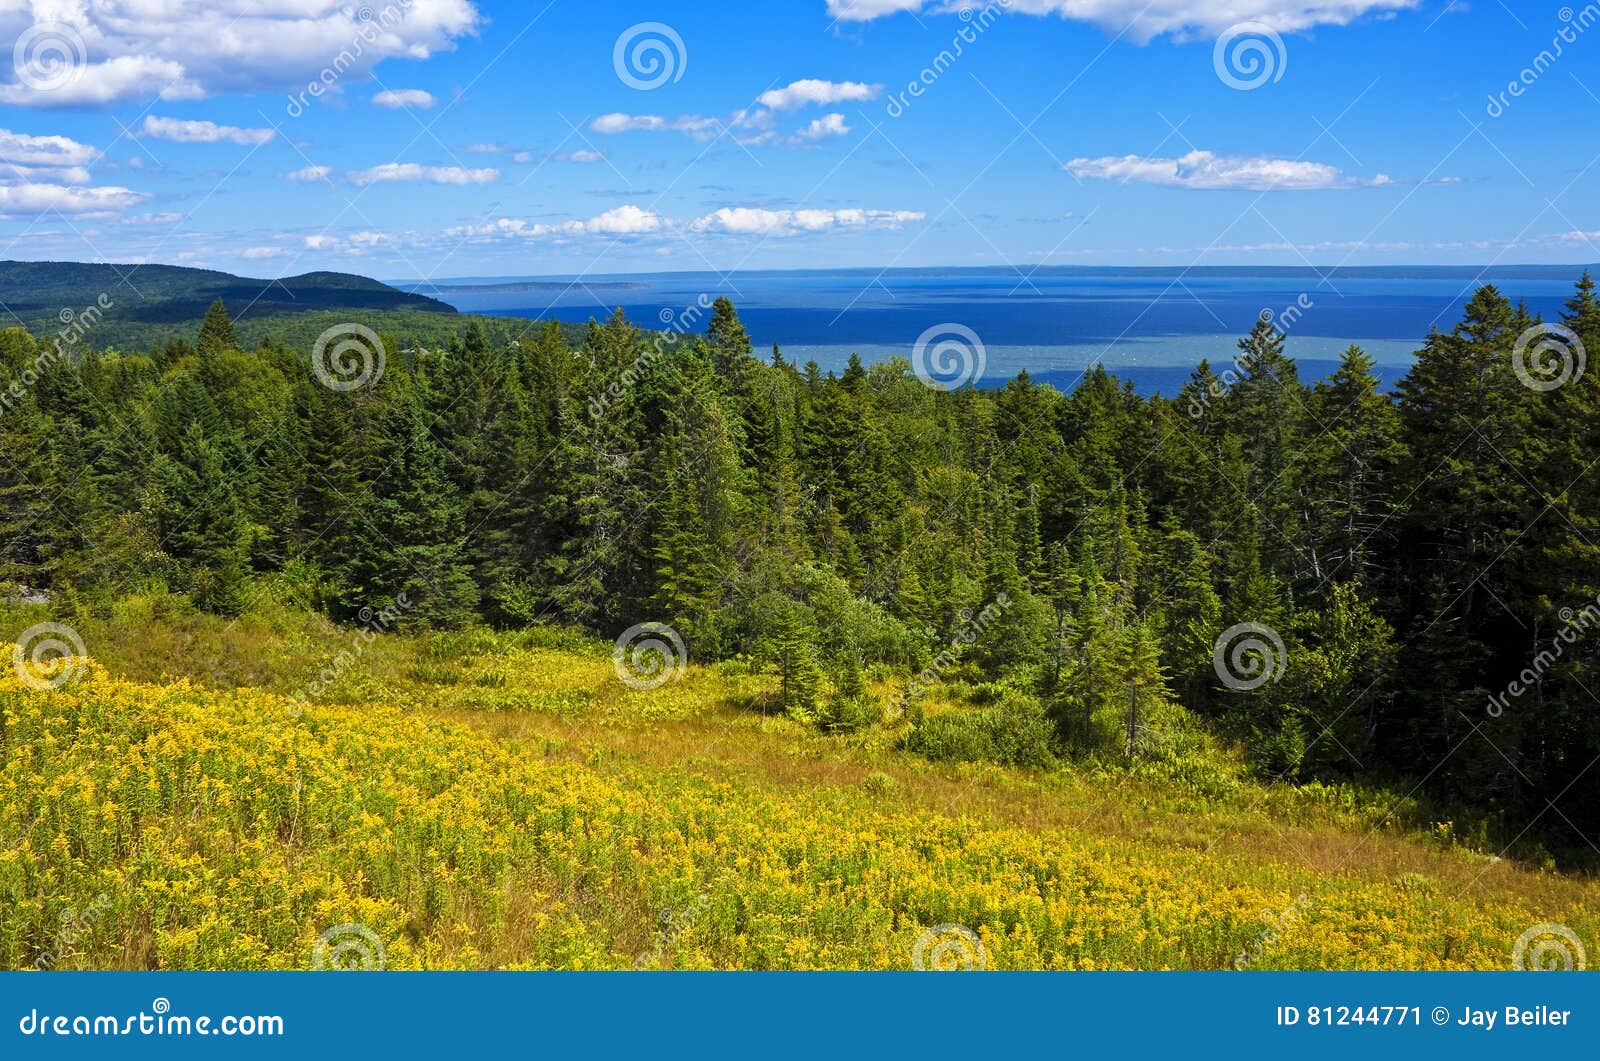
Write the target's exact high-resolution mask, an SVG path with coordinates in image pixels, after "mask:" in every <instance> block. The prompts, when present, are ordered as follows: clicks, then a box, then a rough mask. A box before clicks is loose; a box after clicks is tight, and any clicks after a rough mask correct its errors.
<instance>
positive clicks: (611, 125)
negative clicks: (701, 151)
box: [589, 113, 723, 139]
mask: <svg viewBox="0 0 1600 1061" xmlns="http://www.w3.org/2000/svg"><path fill="white" fill-rule="evenodd" d="M589 128H590V129H592V130H594V131H595V132H597V133H605V134H607V135H613V134H616V133H638V132H645V133H663V132H674V133H687V134H689V135H690V136H693V137H695V138H696V139H707V138H709V137H712V136H715V135H716V134H717V133H718V132H719V131H720V130H721V129H722V128H723V122H722V120H721V119H719V118H703V117H701V116H700V115H698V114H685V115H683V116H682V117H679V118H663V117H662V116H661V115H659V114H621V113H613V114H602V115H600V117H598V118H596V119H595V120H594V121H592V122H590V123H589Z"/></svg>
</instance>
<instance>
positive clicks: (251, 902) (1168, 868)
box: [0, 618, 1600, 969]
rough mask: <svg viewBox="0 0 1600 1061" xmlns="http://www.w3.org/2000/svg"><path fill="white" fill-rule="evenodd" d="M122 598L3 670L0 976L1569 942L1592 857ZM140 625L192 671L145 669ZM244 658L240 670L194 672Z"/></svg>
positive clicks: (1436, 955) (1171, 960)
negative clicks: (32, 669) (38, 671)
mask: <svg viewBox="0 0 1600 1061" xmlns="http://www.w3.org/2000/svg"><path fill="white" fill-rule="evenodd" d="M135 625H138V626H139V631H140V634H139V636H137V637H134V636H131V635H130V634H129V631H127V630H124V631H122V633H121V634H119V632H118V628H117V626H116V624H115V623H108V624H106V625H105V626H104V627H103V628H100V629H97V630H95V631H93V632H92V633H91V634H90V635H89V636H87V637H86V640H87V641H88V642H89V643H90V645H91V648H92V646H94V645H95V644H96V643H99V644H100V645H101V646H102V647H103V648H104V649H105V652H104V654H103V655H100V654H98V653H92V654H95V655H97V658H99V659H102V660H103V661H104V662H89V661H85V660H75V661H69V662H64V663H62V664H60V665H61V666H63V667H67V668H70V669H71V670H72V671H73V673H72V675H71V680H68V681H66V682H64V683H63V684H62V685H61V686H60V688H57V689H36V688H32V687H30V686H25V685H24V684H23V683H22V681H20V680H19V678H18V677H17V675H15V674H13V673H12V671H11V669H10V668H6V669H4V670H0V909H4V910H5V911H6V915H5V917H4V918H0V966H4V967H8V968H59V969H78V968H134V969H150V968H162V969H309V968H313V967H316V966H320V965H329V964H335V965H355V964H360V965H379V964H381V965H382V966H384V967H386V968H389V969H411V968H537V969H545V968H558V969H628V968H635V967H638V968H678V969H689V968H693V969H813V968H851V969H910V968H914V967H920V966H927V967H949V966H961V967H965V966H974V967H986V968H989V969H1106V968H1113V969H1135V968H1137V969H1168V968H1200V969H1223V968H1234V967H1251V968H1317V969H1321V968H1405V969H1410V968H1508V967H1510V966H1511V964H1512V952H1513V948H1514V946H1515V945H1516V941H1517V940H1518V939H1519V937H1522V936H1523V935H1524V933H1526V932H1527V931H1529V930H1530V929H1532V928H1534V927H1535V926H1541V925H1551V924H1559V925H1561V926H1565V927H1566V929H1567V930H1569V931H1570V932H1572V933H1574V934H1575V935H1576V936H1577V937H1578V938H1580V939H1582V940H1587V941H1589V943H1590V945H1591V946H1594V945H1596V944H1597V943H1600V888H1597V887H1596V885H1595V884H1594V883H1593V882H1592V881H1591V880H1589V879H1585V878H1579V877H1575V876H1570V875H1560V874H1556V873H1552V872H1548V871H1543V870H1539V869H1537V868H1532V867H1526V866H1520V865H1517V864H1515V863H1513V862H1511V861H1504V862H1502V861H1499V860H1495V859H1492V858H1490V857H1488V856H1486V855H1484V854H1480V853H1476V852H1474V851H1471V850H1469V849H1466V848H1464V847H1461V846H1456V845H1451V844H1449V843H1442V842H1440V841H1439V840H1438V839H1437V836H1435V838H1433V839H1430V838H1429V836H1428V835H1427V831H1426V830H1418V829H1411V828H1405V829H1403V828H1398V827H1396V826H1394V825H1393V823H1392V821H1391V822H1385V820H1384V818H1383V816H1382V811H1374V810H1373V809H1371V808H1368V807H1366V806H1364V805H1362V804H1359V803H1357V804H1356V805H1352V806H1344V805H1342V804H1341V800H1340V799H1339V798H1338V797H1337V796H1336V795H1331V794H1328V793H1322V794H1318V793H1315V792H1312V793H1307V792H1304V791H1301V792H1297V793H1291V792H1288V791H1278V790H1269V789H1265V788H1260V787H1257V786H1254V785H1253V784H1251V783H1248V782H1243V781H1240V782H1238V783H1237V785H1236V787H1235V788H1234V789H1233V790H1232V791H1229V792H1223V793H1218V792H1215V791H1207V792H1204V793H1202V792H1199V791H1197V790H1195V789H1193V788H1192V787H1186V786H1185V785H1184V784H1183V783H1182V782H1181V781H1177V780H1172V779H1163V778H1151V777H1141V776H1138V775H1137V774H1136V773H1126V772H1124V773H1117V772H1115V771H1112V770H1109V769H1106V768H1100V769H1094V770H1090V769H1088V768H1082V769H1076V768H1069V769H1065V770H1062V771H1056V772H1052V773H1048V774H1036V773H1030V772H1026V771H1018V770H1010V769H1002V768H1000V767H994V766H977V765H960V764H956V765H950V764H934V763H929V762H927V761H924V760H921V759H919V758H917V757H915V756H912V755H910V754H909V753H905V752H901V751H896V750H895V749H894V746H893V741H892V740H890V739H886V738H882V737H872V736H868V737H857V738H836V737H824V736H820V735H818V734H816V733H815V732H814V731H812V730H809V729H807V728H806V727H803V726H801V725H799V724H797V723H794V722H791V721H789V720H787V719H782V718H775V717H768V716H763V715H762V714H760V713H759V712H758V711H755V710H752V709H751V708H750V706H749V704H750V702H751V700H752V698H753V697H754V696H755V694H756V693H758V692H759V691H760V687H761V686H762V685H763V683H764V682H765V681H766V679H764V678H762V677H761V676H759V675H752V674H748V673H742V672H740V671H738V670H737V669H736V668H723V669H714V668H706V669H702V668H697V667H691V668H690V669H689V671H688V672H687V674H686V675H684V677H683V679H682V680H681V681H676V682H672V683H669V684H667V685H664V686H663V687H661V688H660V689H656V690H646V691H636V690H632V689H628V688H626V687H624V686H622V685H621V684H620V683H619V682H618V681H617V680H616V677H615V675H614V674H613V671H612V665H611V659H610V657H609V655H608V653H607V647H606V646H596V645H590V644H586V643H582V642H580V641H577V640H576V639H571V638H566V639H562V638H546V639H544V640H543V641H540V640H538V639H530V638H527V637H513V636H496V635H490V634H486V633H479V634H471V635H454V636H450V637H434V638H422V639H406V638H400V637H391V638H385V639H381V641H380V642H378V643H374V644H373V645H372V646H371V647H370V648H368V649H366V650H365V651H364V654H363V656H362V658H360V659H358V660H356V661H355V663H354V665H353V666H350V667H348V668H347V669H346V670H345V671H344V672H343V673H342V674H341V675H340V676H339V680H338V681H337V682H334V683H332V684H331V686H330V687H329V689H328V690H326V692H325V695H323V696H321V697H320V698H318V699H314V700H307V699H305V698H304V697H300V696H297V695H296V691H297V689H298V688H300V687H301V686H300V685H299V684H298V683H303V682H304V681H305V680H306V679H307V676H309V675H314V674H316V673H318V672H319V670H321V669H323V667H324V665H325V662H326V657H327V656H328V654H329V653H330V652H334V653H336V652H338V651H340V650H341V647H342V645H341V643H340V641H339V639H340V638H342V637H344V636H345V635H343V634H339V633H335V632H332V631H331V628H327V629H323V628H322V627H309V626H307V627H303V628H300V629H297V630H293V631H289V632H288V633H285V632H284V631H283V630H281V629H279V630H277V631H276V632H268V631H264V630H252V629H250V628H249V627H246V628H244V629H243V630H239V629H232V628H230V629H228V630H220V629H207V630H203V631H200V632H199V633H196V632H195V631H193V630H189V631H186V632H184V633H183V634H182V635H181V636H179V635H174V634H171V632H170V631H168V632H165V633H164V632H163V631H162V630H161V629H158V627H159V623H154V624H152V623H151V622H150V621H148V619H147V618H146V620H142V621H141V623H139V624H135ZM164 639H165V640H164ZM164 643H170V644H171V645H181V646H182V652H183V655H184V657H185V658H188V659H190V660H192V661H194V662H195V665H194V668H193V669H194V670H195V671H196V672H197V673H201V674H204V675H206V677H207V681H206V682H205V684H201V683H199V682H197V681H193V680H190V679H187V678H161V677H159V676H158V674H159V671H160V670H162V669H170V665H171V662H172V661H171V660H170V659H169V660H165V661H162V662H159V663H158V661H157V660H156V659H155V658H154V656H153V655H152V654H153V653H157V652H158V651H159V650H158V649H157V648H155V647H152V646H159V645H162V644H164ZM246 645H248V646H250V647H251V650H250V652H249V653H248V654H247V653H245V652H243V647H244V646H246ZM246 655H248V656H249V659H250V661H251V662H250V664H249V665H250V666H251V667H254V668H256V672H255V673H253V675H252V679H253V681H254V682H256V683H258V685H259V687H258V688H254V689H252V688H235V687H232V686H228V685H226V684H224V682H223V680H222V679H224V678H226V676H228V675H229V674H236V673H237V667H236V666H235V663H237V661H238V660H242V659H244V658H245V656H246ZM230 660H233V661H234V662H230ZM263 661H264V662H263ZM238 665H239V666H242V665H243V664H242V663H241V664H238ZM1438 831H1439V830H1438V829H1435V830H1434V832H1435V834H1437V833H1438ZM1445 831H1448V830H1447V829H1446V830H1445Z"/></svg>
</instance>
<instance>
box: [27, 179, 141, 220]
mask: <svg viewBox="0 0 1600 1061" xmlns="http://www.w3.org/2000/svg"><path fill="white" fill-rule="evenodd" d="M143 198H145V196H143V195H141V194H140V193H138V192H135V191H131V190H129V189H127V188H115V187H104V188H68V187H65V186H63V185H60V184H31V183H25V184H9V185H0V215H7V216H10V215H17V214H46V213H60V214H111V213H115V212H116V211H118V210H122V209H125V208H127V207H129V206H132V205H133V204H134V203H137V202H139V201H140V200H141V199H143Z"/></svg>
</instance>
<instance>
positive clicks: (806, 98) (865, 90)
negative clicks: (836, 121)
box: [756, 77, 883, 111]
mask: <svg viewBox="0 0 1600 1061" xmlns="http://www.w3.org/2000/svg"><path fill="white" fill-rule="evenodd" d="M882 91H883V86H882V85H866V84H862V83H861V82H860V81H820V80H818V79H817V78H814V77H808V78H802V79H801V80H799V81H793V82H790V83H789V84H788V85H785V86H784V87H783V88H774V89H768V90H767V91H766V92H763V93H761V95H760V96H759V97H757V99H756V102H757V103H759V104H761V105H762V106H763V107H769V108H771V109H772V110H775V111H786V110H793V109H794V108H796V107H804V106H806V105H807V104H816V105H819V106H826V105H828V104H830V103H852V102H854V103H861V102H865V101H867V100H870V99H876V98H877V96H878V93H880V92H882Z"/></svg>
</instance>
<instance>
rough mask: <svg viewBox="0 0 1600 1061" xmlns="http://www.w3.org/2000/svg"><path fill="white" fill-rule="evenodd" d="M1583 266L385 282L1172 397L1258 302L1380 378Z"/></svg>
mask: <svg viewBox="0 0 1600 1061" xmlns="http://www.w3.org/2000/svg"><path fill="white" fill-rule="evenodd" d="M1582 269H1583V267H1582V266H1504V267H1499V268H1484V269H1479V268H1475V267H1357V268H1342V269H1324V270H1317V269H1308V268H1279V267H1273V268H1254V269H1252V268H1245V267H1206V268H1193V269H1188V270H1181V269H1170V268H1093V267H1070V266H1042V267H1038V268H1029V267H1022V268H1021V269H1011V268H970V269H957V268H949V269H888V270H879V269H832V270H785V271H751V272H735V273H729V274H725V275H724V274H718V273H711V272H681V273H653V274H638V275H626V276H622V275H612V276H583V277H568V276H543V277H512V276H508V277H477V278H462V279H455V280H440V281H434V282H430V283H415V282H412V283H407V282H404V281H400V282H397V283H396V285H395V286H397V287H401V288H404V289H406V290H411V291H417V292H419V293H422V294H426V295H431V296H433V297H435V298H438V299H441V300H442V301H444V302H446V303H449V304H450V305H452V306H454V307H456V308H457V309H459V310H464V311H468V312H479V313H494V314H501V315H507V316H527V317H546V316H553V317H556V318H558V319H561V320H568V321H579V322H582V321H585V320H588V319H589V318H590V317H596V318H604V317H605V316H607V315H608V314H609V313H610V312H611V310H612V309H613V308H615V307H617V306H621V307H622V308H623V309H624V310H625V311H626V312H627V314H628V316H629V317H630V318H632V319H633V320H634V321H636V322H637V323H639V324H640V325H642V326H644V327H652V328H662V329H673V328H677V329H679V330H684V331H700V330H703V328H704V322H705V319H706V318H707V316H709V311H708V310H707V309H706V308H705V307H708V306H709V305H710V303H711V300H712V299H714V298H716V297H717V296H718V295H726V296H728V297H729V298H730V299H732V300H733V301H734V303H735V305H737V306H738V309H739V315H740V317H741V318H742V319H743V321H744V323H745V326H746V327H747V328H748V329H749V331H750V335H751V339H752V340H753V341H754V342H755V344H756V346H757V348H758V350H765V349H767V348H770V347H771V345H772V344H773V343H777V344H778V345H779V347H780V349H781V350H782V351H783V354H784V356H785V357H786V358H788V359H789V360H791V361H795V362H799V363H804V362H806V361H808V360H815V361H816V362H817V363H818V364H819V365H820V366H821V367H822V368H823V369H825V370H838V369H840V368H842V367H843V366H844V365H845V363H846V362H847V361H848V360H849V357H850V355H851V354H852V353H859V354H860V355H861V356H862V358H863V359H865V360H867V361H869V362H870V361H874V360H884V359H886V358H888V357H892V356H901V357H908V358H913V359H914V363H916V358H915V357H914V355H919V354H920V356H921V359H922V363H924V364H928V365H929V372H930V374H931V375H934V376H935V377H936V378H948V377H947V376H945V375H943V374H942V373H941V371H940V368H939V365H938V364H937V363H932V362H929V361H928V359H929V358H931V357H935V356H936V355H937V354H938V353H939V351H940V349H941V347H940V343H941V341H944V342H946V343H947V344H948V345H947V346H945V347H944V348H943V354H944V356H943V368H944V369H946V370H948V371H949V372H950V373H952V374H958V375H960V376H961V377H962V379H961V381H962V382H977V383H979V384H980V385H990V386H992V385H997V384H999V383H1002V382H1004V381H1005V380H1006V379H1010V378H1012V377H1013V376H1015V375H1016V374H1017V372H1019V371H1021V370H1023V369H1026V370H1027V371H1028V372H1029V373H1030V374H1031V375H1033V376H1034V377H1035V378H1043V379H1047V380H1050V381H1051V382H1055V383H1058V384H1066V385H1070V383H1071V382H1072V380H1074V379H1075V378H1077V377H1078V376H1079V375H1081V373H1082V372H1083V371H1084V370H1085V369H1086V368H1087V367H1090V366H1092V365H1095V364H1103V365H1105V366H1106V368H1107V369H1108V370H1111V371H1114V372H1116V373H1117V374H1118V375H1121V376H1124V377H1125V378H1128V379H1131V380H1133V382H1134V383H1135V385H1136V386H1137V387H1138V388H1139V389H1140V390H1143V391H1146V392H1157V391H1159V392H1161V393H1166V394H1171V393H1173V391H1175V390H1176V389H1177V387H1178V386H1179V385H1180V384H1181V382H1182V380H1183V379H1184V378H1185V377H1186V376H1187V375H1188V372H1189V370H1190V369H1191V368H1192V367H1193V366H1194V365H1195V364H1196V363H1197V362H1199V361H1200V360H1201V359H1202V358H1207V359H1210V360H1211V362H1212V363H1213V365H1219V364H1222V363H1226V362H1228V361H1230V360H1231V359H1232V358H1233V357H1234V356H1235V354H1236V353H1237V346H1236V344H1237V342H1238V339H1239V337H1240V336H1242V335H1244V334H1246V333H1247V332H1248V331H1249V330H1250V328H1251V327H1252V325H1253V324H1254V323H1255V321H1256V320H1257V319H1258V317H1260V316H1261V315H1262V314H1264V313H1265V314H1270V315H1271V316H1272V317H1273V319H1274V320H1276V321H1278V322H1279V325H1280V327H1281V329H1282V330H1283V331H1284V332H1285V334H1286V335H1287V336H1288V344H1287V348H1288V351H1289V353H1290V354H1291V355H1292V356H1294V357H1295V358H1296V359H1297V360H1299V361H1300V363H1301V369H1302V375H1303V376H1305V377H1306V378H1309V379H1315V378H1320V376H1322V375H1324V374H1326V373H1327V372H1328V371H1331V369H1332V367H1333V365H1334V364H1335V363H1336V360H1337V358H1338V355H1339V353H1340V352H1341V351H1342V350H1344V348H1345V347H1347V346H1349V345H1351V344H1352V343H1354V344H1357V345H1359V346H1361V347H1362V348H1363V349H1364V350H1366V352H1367V353H1368V354H1369V355H1371V356H1372V357H1373V358H1375V359H1376V360H1377V361H1378V363H1379V366H1380V374H1381V375H1382V376H1383V377H1384V378H1385V379H1386V380H1390V381H1392V380H1394V379H1396V378H1398V377H1399V376H1400V375H1402V374H1403V373H1404V372H1405V370H1406V367H1407V365H1408V364H1409V363H1410V361H1411V358H1412V355H1413V352H1414V351H1415V350H1416V349H1417V347H1418V345H1420V343H1421V341H1422V339H1423V338H1424V337H1425V336H1426V335H1427V334H1428V331H1429V330H1430V329H1432V328H1438V329H1441V330H1447V329H1449V328H1450V327H1451V326H1453V325H1454V324H1455V322H1456V321H1457V320H1458V319H1459V317H1460V313H1461V307H1462V306H1463V304H1464V303H1465V302H1466V300H1467V299H1468V298H1470V297H1471V295H1472V292H1473V291H1474V290H1475V289H1476V288H1477V287H1478V286H1479V285H1481V284H1485V283H1493V284H1495V285H1496V286H1497V287H1498V288H1499V289H1500V291H1501V292H1502V293H1503V294H1505V295H1506V296H1507V297H1509V298H1511V299H1512V300H1513V301H1517V300H1521V301H1525V302H1527V304H1528V306H1529V308H1530V309H1531V310H1533V311H1534V312H1536V313H1542V314H1543V315H1544V316H1545V318H1546V319H1551V318H1554V317H1555V316H1556V315H1557V314H1559V313H1560V310H1561V303H1562V301H1563V300H1565V299H1566V298H1567V297H1569V296H1570V295H1571V293H1572V284H1573V282H1574V281H1575V280H1576V279H1577V278H1578V276H1579V275H1580V274H1581V272H1582ZM953 325H954V326H959V328H956V329H952V328H951V327H950V326H953ZM962 329H965V330H962ZM924 335H927V336H928V339H927V341H925V342H923V344H922V346H921V348H920V350H919V347H918V342H919V339H921V338H922V337H923V336H924ZM974 337H975V338H974ZM980 345H981V350H982V356H981V357H979V356H978V355H977V353H976V351H977V350H978V348H979V346H980ZM980 366H981V371H979V369H980ZM974 375H976V377H977V378H975V379H974V378H973V377H974Z"/></svg>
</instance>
